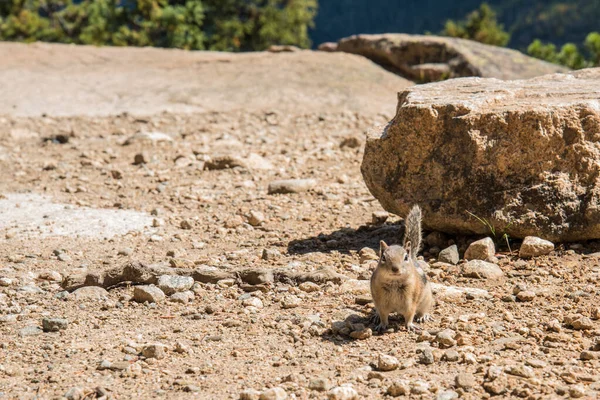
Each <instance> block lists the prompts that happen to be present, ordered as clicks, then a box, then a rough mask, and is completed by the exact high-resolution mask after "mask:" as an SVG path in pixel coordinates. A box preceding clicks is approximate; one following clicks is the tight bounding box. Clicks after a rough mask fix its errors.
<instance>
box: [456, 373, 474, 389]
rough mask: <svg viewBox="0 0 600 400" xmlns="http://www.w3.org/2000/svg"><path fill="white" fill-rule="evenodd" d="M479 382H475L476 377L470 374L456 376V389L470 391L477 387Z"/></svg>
mask: <svg viewBox="0 0 600 400" xmlns="http://www.w3.org/2000/svg"><path fill="white" fill-rule="evenodd" d="M476 383H477V382H476V381H475V377H474V376H473V375H472V374H468V373H466V372H463V373H460V374H458V375H456V377H455V378H454V384H455V385H456V387H458V388H461V389H465V390H469V389H471V388H472V387H474V386H475V384H476Z"/></svg>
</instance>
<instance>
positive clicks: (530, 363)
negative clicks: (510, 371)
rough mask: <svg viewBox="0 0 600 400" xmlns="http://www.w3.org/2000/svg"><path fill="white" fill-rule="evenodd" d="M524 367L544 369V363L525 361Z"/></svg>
mask: <svg viewBox="0 0 600 400" xmlns="http://www.w3.org/2000/svg"><path fill="white" fill-rule="evenodd" d="M525 365H528V366H530V367H532V368H544V367H546V363H545V362H543V361H541V360H534V359H532V360H527V361H525Z"/></svg>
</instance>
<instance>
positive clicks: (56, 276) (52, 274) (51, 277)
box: [38, 271, 62, 282]
mask: <svg viewBox="0 0 600 400" xmlns="http://www.w3.org/2000/svg"><path fill="white" fill-rule="evenodd" d="M38 279H42V280H44V281H50V282H61V281H62V275H61V274H60V273H59V272H56V271H42V272H40V273H39V274H38Z"/></svg>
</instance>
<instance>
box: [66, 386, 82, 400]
mask: <svg viewBox="0 0 600 400" xmlns="http://www.w3.org/2000/svg"><path fill="white" fill-rule="evenodd" d="M84 396H85V391H84V390H83V388H81V387H79V386H75V387H72V388H71V389H69V390H67V392H66V393H65V397H66V398H67V400H82V399H83V398H84Z"/></svg>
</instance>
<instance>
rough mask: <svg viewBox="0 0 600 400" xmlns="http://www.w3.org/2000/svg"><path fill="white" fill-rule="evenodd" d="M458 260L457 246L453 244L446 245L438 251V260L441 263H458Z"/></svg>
mask: <svg viewBox="0 0 600 400" xmlns="http://www.w3.org/2000/svg"><path fill="white" fill-rule="evenodd" d="M459 260H460V256H459V254H458V247H457V246H456V245H455V244H453V245H452V246H450V247H446V248H445V249H444V250H442V251H440V252H439V254H438V261H440V262H443V263H448V264H452V265H456V264H458V261H459Z"/></svg>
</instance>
